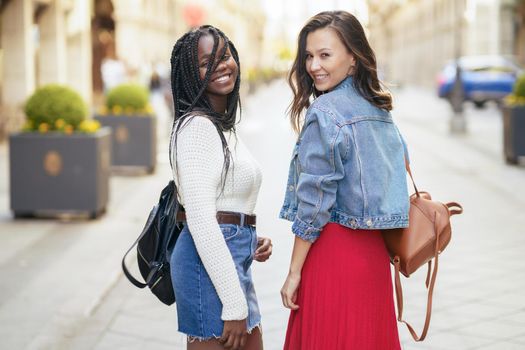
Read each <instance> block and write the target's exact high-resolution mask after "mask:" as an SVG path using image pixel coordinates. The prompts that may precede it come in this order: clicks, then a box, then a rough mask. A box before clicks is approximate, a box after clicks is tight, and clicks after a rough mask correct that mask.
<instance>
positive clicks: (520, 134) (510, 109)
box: [503, 105, 525, 164]
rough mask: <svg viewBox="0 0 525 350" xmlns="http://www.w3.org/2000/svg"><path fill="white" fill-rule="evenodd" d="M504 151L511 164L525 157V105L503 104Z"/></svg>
mask: <svg viewBox="0 0 525 350" xmlns="http://www.w3.org/2000/svg"><path fill="white" fill-rule="evenodd" d="M503 152H504V154H505V160H506V162H507V163H509V164H518V162H519V158H520V157H525V106H508V105H504V106H503Z"/></svg>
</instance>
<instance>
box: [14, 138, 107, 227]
mask: <svg viewBox="0 0 525 350" xmlns="http://www.w3.org/2000/svg"><path fill="white" fill-rule="evenodd" d="M110 164H111V130H110V129H109V128H101V129H100V130H98V131H97V132H96V133H93V134H73V135H63V134H59V133H48V134H39V133H17V134H13V135H11V136H10V137H9V171H10V172H9V174H10V199H11V210H12V211H13V213H14V215H15V217H27V216H40V215H44V216H48V215H53V216H55V215H57V214H86V213H87V214H88V215H89V216H90V217H92V218H95V217H98V216H99V215H100V214H102V213H104V211H105V210H106V206H107V203H108V193H109V172H110Z"/></svg>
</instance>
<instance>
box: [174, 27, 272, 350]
mask: <svg viewBox="0 0 525 350" xmlns="http://www.w3.org/2000/svg"><path fill="white" fill-rule="evenodd" d="M239 67H240V63H239V56H238V54H237V50H236V49H235V46H234V45H233V43H232V42H230V41H229V39H228V38H227V37H226V35H224V33H223V32H221V31H220V30H219V29H217V28H215V27H212V26H201V27H199V28H197V29H195V30H192V31H190V32H188V33H186V34H184V35H183V36H182V37H181V38H180V39H179V40H178V41H177V43H176V44H175V46H174V48H173V52H172V55H171V84H172V94H173V101H174V110H175V113H174V114H175V116H174V123H173V128H172V136H171V144H170V161H171V164H172V169H173V176H174V179H175V183H176V185H177V188H178V193H179V197H180V198H179V199H180V203H181V204H182V205H183V206H184V208H185V212H184V216H185V218H184V220H185V222H184V228H183V230H182V232H181V234H180V236H179V238H178V241H177V244H176V246H175V248H174V250H173V254H172V256H171V261H170V263H171V275H172V281H173V286H174V290H175V296H176V300H177V302H176V304H177V316H178V325H179V331H180V332H182V333H185V334H187V335H188V344H187V348H188V349H189V350H198V349H249V350H258V349H262V337H261V331H260V322H261V316H260V313H259V307H258V304H257V298H256V295H255V290H254V286H253V282H252V278H251V268H250V266H251V263H252V261H253V260H254V259H255V260H257V261H261V262H262V261H266V260H267V259H268V258H269V257H270V255H271V253H272V245H271V241H270V239H268V238H263V237H257V234H256V231H255V215H254V209H255V203H256V200H257V194H258V191H259V187H260V184H261V171H260V169H259V166H258V164H257V163H256V162H255V160H254V159H253V158H252V156H251V155H250V153H249V152H248V150H247V148H246V146H245V145H244V144H243V143H242V141H241V140H240V138H239V137H238V135H237V134H236V133H235V125H236V117H237V107H238V106H240V99H239V87H240V72H239Z"/></svg>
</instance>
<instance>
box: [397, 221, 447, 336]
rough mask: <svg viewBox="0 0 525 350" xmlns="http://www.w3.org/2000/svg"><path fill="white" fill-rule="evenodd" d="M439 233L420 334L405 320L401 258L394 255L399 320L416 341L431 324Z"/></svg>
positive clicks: (429, 265) (435, 224)
mask: <svg viewBox="0 0 525 350" xmlns="http://www.w3.org/2000/svg"><path fill="white" fill-rule="evenodd" d="M436 219H437V213H434V229H435V230H436V234H437V233H438V232H439V231H438V228H437V220H436ZM438 256H439V235H437V237H436V247H435V250H434V260H435V263H434V269H433V271H432V274H430V270H431V267H432V264H431V262H430V261H429V264H428V273H427V280H426V285H427V288H428V297H427V314H426V318H425V324H424V326H423V331H422V332H421V335H420V336H418V335H417V333H416V331H415V330H414V328H412V326H411V325H410V324H409V323H408V322H407V321H405V320H403V288H402V287H401V277H400V272H399V271H400V260H399V257H398V256H396V257H394V268H395V278H394V279H395V289H396V301H397V312H398V316H397V320H398V321H399V322H403V323H404V324H406V326H407V328H408V330H409V332H410V334H411V335H412V338H414V340H415V341H422V340H424V339H425V337H426V336H427V332H428V327H429V326H430V316H431V314H432V294H433V293H434V285H435V283H436V276H437V271H438V261H439V257H438ZM429 276H431V277H430V284H429Z"/></svg>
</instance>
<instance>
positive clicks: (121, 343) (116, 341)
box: [93, 332, 185, 350]
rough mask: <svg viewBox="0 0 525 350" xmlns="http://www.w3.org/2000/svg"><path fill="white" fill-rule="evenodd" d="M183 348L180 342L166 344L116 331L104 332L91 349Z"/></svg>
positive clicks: (180, 349)
mask: <svg viewBox="0 0 525 350" xmlns="http://www.w3.org/2000/svg"><path fill="white" fill-rule="evenodd" d="M121 349H122V350H183V349H185V346H184V345H182V344H166V343H163V342H159V341H156V340H151V339H148V340H145V339H143V338H140V337H133V336H130V335H129V334H120V333H118V332H108V333H105V334H104V336H103V338H102V339H101V340H100V342H99V343H98V344H97V345H96V346H95V347H94V348H93V350H121Z"/></svg>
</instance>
